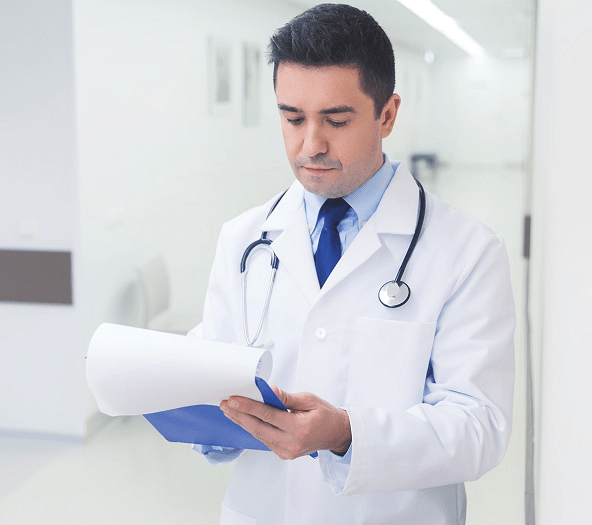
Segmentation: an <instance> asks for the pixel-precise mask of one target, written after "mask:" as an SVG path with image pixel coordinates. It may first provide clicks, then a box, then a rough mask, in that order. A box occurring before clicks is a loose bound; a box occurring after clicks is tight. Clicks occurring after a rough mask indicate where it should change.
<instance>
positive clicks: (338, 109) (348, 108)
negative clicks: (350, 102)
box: [278, 104, 356, 115]
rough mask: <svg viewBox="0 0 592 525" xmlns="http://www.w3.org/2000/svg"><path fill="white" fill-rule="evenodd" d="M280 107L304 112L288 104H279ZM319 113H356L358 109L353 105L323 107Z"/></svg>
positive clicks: (283, 109) (284, 109) (291, 111)
mask: <svg viewBox="0 0 592 525" xmlns="http://www.w3.org/2000/svg"><path fill="white" fill-rule="evenodd" d="M278 108H279V109H280V110H281V111H289V112H290V113H302V110H301V109H298V108H295V107H294V106H288V105H287V104H278ZM319 113H320V114H321V115H335V114H336V113H356V110H355V109H354V108H352V107H351V106H335V107H334V108H327V109H321V111H319Z"/></svg>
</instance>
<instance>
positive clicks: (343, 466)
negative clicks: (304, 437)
mask: <svg viewBox="0 0 592 525" xmlns="http://www.w3.org/2000/svg"><path fill="white" fill-rule="evenodd" d="M351 455H352V446H351V445H350V446H349V448H348V449H347V452H346V453H345V455H344V456H338V455H337V454H333V452H331V451H330V450H319V464H320V466H321V472H322V473H323V479H324V480H325V482H326V483H327V484H328V485H329V488H330V489H331V490H332V491H333V494H340V493H341V492H343V488H344V487H345V482H346V480H347V476H348V474H349V467H350V464H351Z"/></svg>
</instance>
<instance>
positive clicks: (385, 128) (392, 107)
mask: <svg viewBox="0 0 592 525" xmlns="http://www.w3.org/2000/svg"><path fill="white" fill-rule="evenodd" d="M400 105H401V97H400V96H399V95H397V94H396V93H393V94H392V95H391V97H390V98H389V99H388V100H387V102H386V104H385V105H384V108H383V109H382V113H381V115H380V136H381V138H383V139H384V138H386V137H388V136H389V135H390V134H391V131H393V126H394V125H395V120H396V118H397V112H398V111H399V106H400Z"/></svg>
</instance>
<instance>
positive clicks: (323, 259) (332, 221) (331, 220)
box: [315, 197, 350, 288]
mask: <svg viewBox="0 0 592 525" xmlns="http://www.w3.org/2000/svg"><path fill="white" fill-rule="evenodd" d="M349 208H350V206H349V204H348V203H347V202H345V201H344V200H343V199H342V198H341V197H339V198H338V199H327V200H326V201H325V203H324V204H323V206H321V210H320V211H319V216H320V217H324V219H325V221H324V223H323V229H322V230H321V237H320V238H319V245H318V247H317V253H315V266H316V267H317V275H318V277H319V284H320V285H321V288H322V287H323V285H324V284H325V281H326V280H327V277H329V275H330V274H331V272H332V271H333V268H335V265H336V264H337V261H338V260H339V259H340V257H341V241H340V240H339V232H338V231H337V225H338V224H339V223H340V222H341V221H342V219H343V218H344V217H345V214H346V213H347V210H349Z"/></svg>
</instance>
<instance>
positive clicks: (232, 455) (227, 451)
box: [191, 445, 244, 465]
mask: <svg viewBox="0 0 592 525" xmlns="http://www.w3.org/2000/svg"><path fill="white" fill-rule="evenodd" d="M191 448H192V449H193V450H195V451H196V452H198V453H199V454H202V455H203V457H204V458H206V459H207V460H208V463H210V465H222V464H224V463H229V462H230V461H234V460H235V459H236V458H238V457H239V456H240V455H241V454H242V453H243V452H244V449H242V448H230V447H219V446H217V445H193V446H192V447H191Z"/></svg>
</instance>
